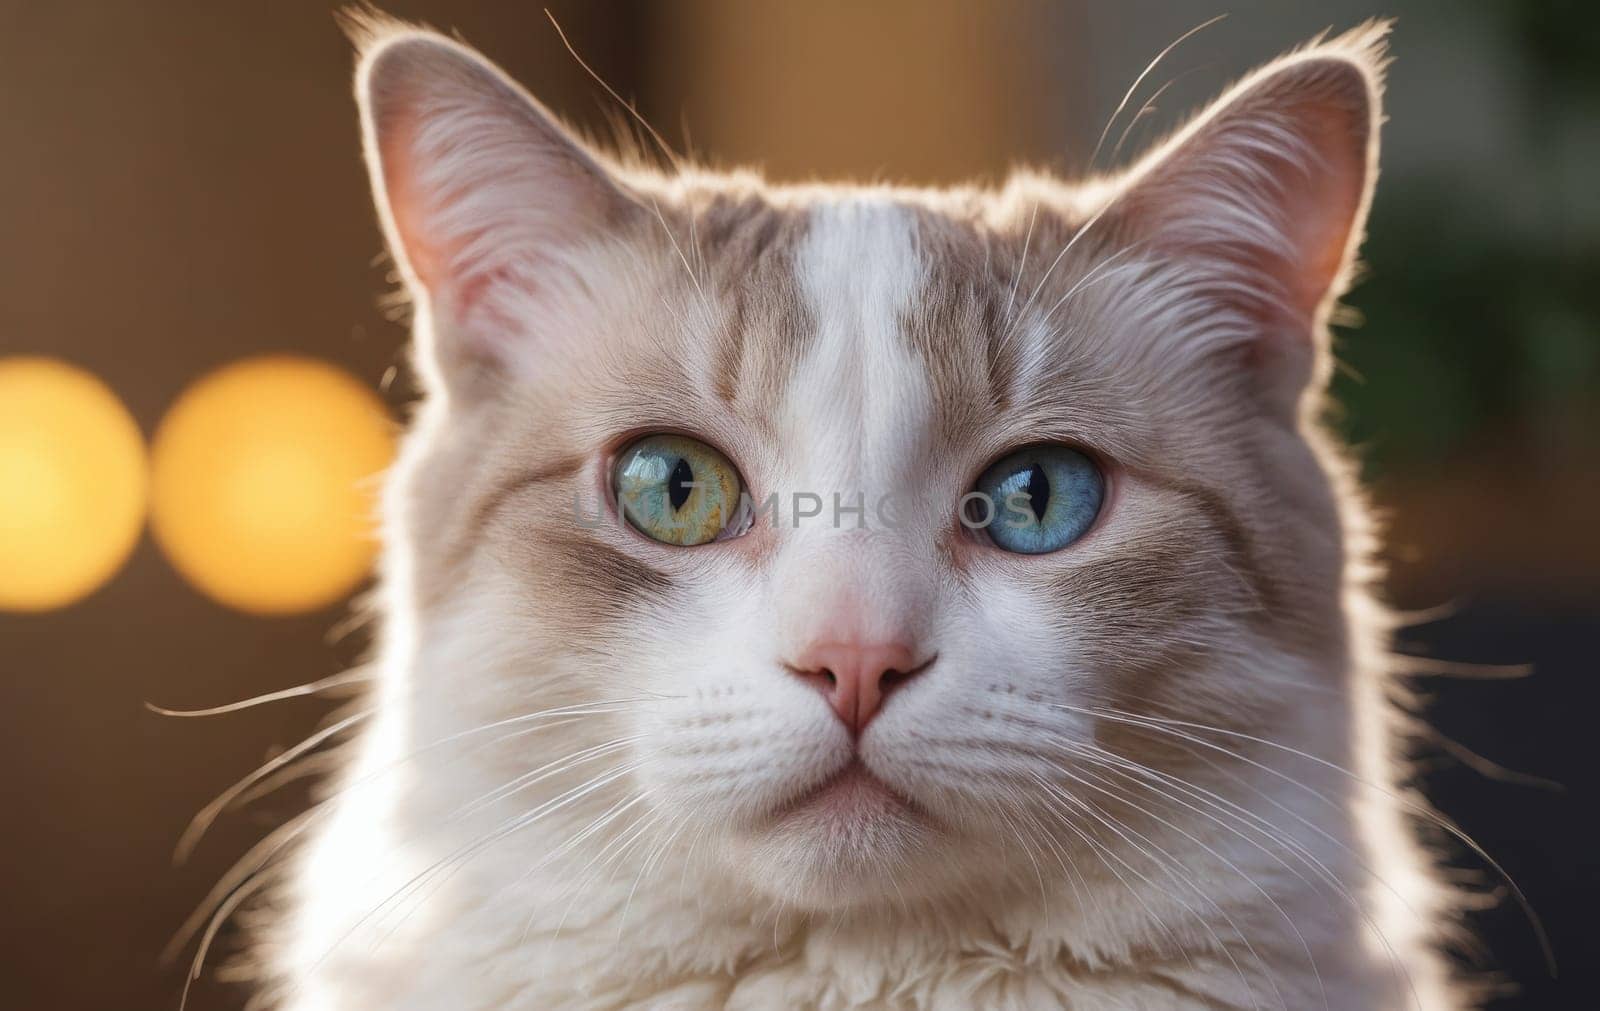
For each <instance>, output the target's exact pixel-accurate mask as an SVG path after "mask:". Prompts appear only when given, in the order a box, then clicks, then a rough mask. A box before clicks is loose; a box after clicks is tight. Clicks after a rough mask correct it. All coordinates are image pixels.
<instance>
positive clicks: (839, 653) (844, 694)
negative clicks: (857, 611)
mask: <svg viewBox="0 0 1600 1011" xmlns="http://www.w3.org/2000/svg"><path fill="white" fill-rule="evenodd" d="M932 663H933V658H932V657H919V656H917V654H916V653H915V652H914V651H913V650H912V649H911V647H910V646H908V645H905V644H904V643H898V642H885V643H841V642H820V643H815V644H813V645H811V646H809V647H807V648H806V650H805V651H804V652H803V653H801V655H800V656H798V657H796V658H795V661H794V662H793V663H791V664H789V665H788V666H789V669H790V670H792V671H793V672H794V673H795V674H797V675H799V676H800V677H801V678H803V679H805V680H806V681H808V682H810V683H811V684H812V685H813V686H815V687H816V689H817V690H818V691H820V692H821V693H822V696H823V698H825V699H827V700H828V703H829V705H831V706H833V711H834V712H835V713H837V714H839V719H841V720H843V721H844V725H845V726H846V727H848V728H849V729H850V733H851V734H852V735H859V734H860V733H861V731H863V730H865V729H866V727H867V723H868V722H870V721H871V719H872V718H873V717H874V716H876V715H877V714H878V710H879V709H881V708H883V700H884V699H885V698H887V697H888V695H889V693H890V692H892V691H894V690H895V689H896V688H898V687H899V686H900V685H902V684H904V683H906V682H907V681H909V680H911V679H912V678H914V677H916V676H917V675H918V674H921V673H922V672H923V671H925V670H927V669H928V667H929V666H930V665H931V664H932Z"/></svg>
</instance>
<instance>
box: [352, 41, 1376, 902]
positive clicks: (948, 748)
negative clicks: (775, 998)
mask: <svg viewBox="0 0 1600 1011" xmlns="http://www.w3.org/2000/svg"><path fill="white" fill-rule="evenodd" d="M1381 35H1382V32H1381V29H1371V28H1369V29H1365V30H1362V31H1359V32H1357V33H1353V34H1352V35H1349V36H1345V37H1343V38H1341V39H1338V40H1335V41H1333V42H1329V43H1324V44H1321V45H1317V46H1313V47H1311V48H1309V49H1306V50H1303V51H1301V52H1298V53H1296V54H1293V55H1291V56H1289V57H1286V58H1284V59H1282V60H1280V61H1279V62H1277V63H1274V64H1272V65H1270V66H1268V67H1266V68H1265V69H1263V70H1262V71H1259V72H1257V73H1256V74H1254V75H1252V76H1251V77H1249V78H1248V79H1246V80H1245V81H1244V82H1242V83H1241V84H1240V85H1238V86H1237V87H1235V88H1234V89H1232V90H1231V91H1229V92H1228V93H1227V94H1226V95H1225V96H1224V97H1223V98H1222V99H1221V100H1219V101H1218V102H1217V103H1216V104H1215V105H1213V106H1212V107H1211V108H1210V109H1209V110H1208V111H1207V112H1206V113H1205V114H1203V115H1201V116H1200V117H1198V118H1196V119H1195V120H1193V121H1192V122H1191V123H1190V124H1189V125H1188V126H1187V127H1185V128H1184V129H1183V130H1181V131H1180V132H1178V133H1177V134H1176V135H1175V136H1173V137H1172V138H1171V139H1170V140H1169V141H1168V142H1166V143H1164V144H1162V145H1160V146H1159V147H1158V148H1156V149H1155V150H1153V151H1152V152H1151V153H1150V154H1148V155H1147V156H1146V157H1145V158H1143V159H1142V160H1140V161H1139V162H1137V164H1135V165H1134V166H1133V168H1132V169H1131V170H1129V171H1128V172H1127V173H1125V174H1123V175H1120V176H1116V177H1113V178H1107V179H1102V180H1098V181H1094V182H1092V183H1090V184H1087V185H1083V186H1069V185H1066V184H1063V183H1060V182H1056V181H1052V180H1050V179H1047V178H1043V177H1038V176H1019V177H1017V178H1015V179H1013V180H1012V181H1011V182H1010V183H1008V184H1007V185H1006V186H1005V187H1004V188H1001V189H999V190H993V191H990V190H982V189H962V190H955V191H944V192H930V191H916V190H904V189H895V188H886V187H854V186H821V185H818V186H804V187H775V186H768V185H765V184H763V183H762V182H761V181H760V180H759V179H757V178H755V177H753V176H748V175H723V174H715V173H708V172H701V171H696V170H684V171H680V172H670V173H662V172H657V171H650V170H643V169H638V168H624V167H619V166H618V165H616V164H614V163H612V162H611V161H609V160H608V159H606V158H605V157H603V156H602V155H600V154H597V153H595V152H594V151H593V150H591V149H590V148H589V147H588V146H586V145H585V144H583V143H581V142H580V141H578V140H576V139H575V138H574V137H573V136H571V135H570V134H569V133H567V132H566V131H565V130H563V129H562V128H561V127H560V126H559V125H558V124H557V123H556V122H555V121H554V120H553V119H552V117H551V116H550V115H549V114H548V113H547V112H546V111H545V110H544V109H543V108H542V107H541V106H540V105H538V103H536V102H535V101H534V100H532V99H531V98H529V97H528V96H527V95H526V94H525V93H524V92H523V91H522V90H521V89H519V88H518V87H517V86H516V85H515V84H513V83H512V82H511V81H509V80H508V79H507V78H506V77H504V76H503V75H502V74H501V73H500V72H498V71H497V70H496V69H494V68H493V67H492V66H490V65H489V64H487V63H486V62H484V61H483V60H482V59H481V58H480V57H478V56H477V55H476V54H475V53H473V52H471V51H470V50H468V49H466V48H464V47H462V46H460V45H458V44H456V43H454V42H451V41H448V40H446V39H443V38H440V37H438V36H433V35H428V34H422V33H410V32H390V33H387V34H383V35H381V36H380V37H379V38H377V39H376V40H374V41H373V42H372V43H371V44H370V45H369V46H368V47H367V48H366V51H365V53H364V57H363V61H362V64H361V70H360V75H359V94H360V98H361V104H362V112H363V122H364V126H365V131H366V133H365V137H366V145H367V153H368V158H369V162H370V165H371V168H372V174H373V178H374V180H375V189H376V193H377V198H378V204H379V208H380V212H381V215H382V218H383V222H384V225H385V227H386V230H387V233H388V237H389V239H390V243H391V247H392V249H393V251H394V253H395V256H396V259H397V261H398V263H399V266H400V268H401V271H402V273H403V276H404V279H405V282H406V284H407V287H408V288H409V290H410V293H411V295H412V297H413V300H414V303H415V314H416V342H417V347H416V361H417V366H418V369H419V371H420V373H421V374H422V377H423V381H424V386H425V387H426V389H427V401H428V402H427V405H426V407H425V408H424V410H423V411H422V412H421V414H420V416H419V421H418V423H417V426H416V431H415V432H414V434H413V437H412V439H411V441H410V443H409V446H408V449H407V452H406V458H405V461H404V463H403V464H402V466H401V468H400V469H399V471H398V475H397V477H396V479H395V481H394V482H393V485H392V488H391V494H390V496H389V499H388V503H389V517H388V518H389V537H390V544H389V548H390V555H389V558H390V580H391V589H392V600H393V610H394V614H392V615H391V619H392V622H393V624H395V625H397V626H398V630H391V635H392V636H393V637H394V638H395V639H396V640H397V642H398V643H399V644H400V645H399V646H397V647H396V648H398V649H400V650H401V651H402V652H404V653H405V660H404V663H403V666H404V667H405V670H406V673H405V675H404V676H406V677H409V678H412V679H415V680H416V681H417V682H418V684H417V686H416V688H417V690H418V692H419V693H420V694H419V695H418V698H419V699H423V698H427V699H430V700H431V701H426V702H424V701H417V702H416V703H415V706H416V710H417V713H418V716H417V721H418V722H419V723H422V722H427V721H430V720H431V721H433V724H434V725H433V726H432V727H431V729H430V731H428V732H424V731H418V735H419V737H424V738H425V737H427V736H428V734H429V733H432V734H433V735H435V736H437V735H440V734H444V733H447V732H456V733H459V732H462V731H464V730H467V729H469V728H470V727H472V726H478V725H487V724H490V723H492V722H493V721H496V720H515V719H517V718H519V717H520V716H523V715H526V714H529V713H534V712H546V713H549V714H553V715H550V716H548V717H547V718H548V719H554V718H555V717H556V716H561V717H563V718H564V722H566V723H569V724H581V725H582V727H583V728H584V729H586V731H587V732H588V734H589V736H580V737H578V738H575V739H572V740H576V741H578V744H576V745H572V746H569V747H566V748H565V751H564V752H563V753H560V754H552V753H551V750H550V749H551V746H550V745H549V744H548V743H547V741H546V739H545V738H542V737H540V736H539V735H537V734H533V733H530V734H527V735H526V736H523V737H520V738H519V739H517V740H514V741H512V742H511V743H510V744H507V745H505V746H503V747H501V748H500V749H498V750H497V752H496V754H497V756H498V757H497V759H496V760H497V761H500V762H505V759H506V755H507V753H508V752H507V750H506V749H507V748H509V749H511V751H510V754H512V755H513V761H512V762H511V763H510V764H509V765H507V766H505V767H504V768H503V769H502V770H501V773H500V774H502V775H503V778H504V779H505V780H506V781H507V782H514V777H515V776H516V775H518V774H519V773H526V772H527V771H528V770H533V769H536V768H539V767H542V766H544V765H545V764H546V763H550V762H552V761H555V762H561V761H566V762H569V763H571V764H570V766H568V767H567V768H568V769H569V770H577V772H576V773H575V775H576V780H574V779H572V778H570V777H569V778H568V779H567V780H563V782H566V783H569V784H570V783H571V782H574V781H576V782H578V783H579V786H580V787H581V786H593V787H594V789H595V791H596V792H595V794H594V797H600V796H604V797H605V798H606V802H605V803H606V805H612V804H616V805H621V804H627V803H629V802H633V804H634V805H635V806H634V807H633V810H632V815H630V818H629V820H627V821H618V822H617V823H616V824H617V825H622V824H633V823H634V819H633V817H632V816H633V815H638V814H640V813H643V812H646V811H648V812H651V813H653V814H654V816H655V817H654V819H653V820H652V821H650V822H648V823H644V822H639V823H641V824H647V825H648V828H641V829H640V831H648V832H650V833H654V834H655V836H657V837H659V839H658V841H661V842H664V841H665V839H666V838H667V837H668V836H669V835H670V836H672V837H673V838H677V839H680V840H690V839H692V840H693V841H694V846H695V848H696V850H697V852H698V853H699V854H700V856H701V857H703V858H704V859H707V860H710V861H712V862H713V863H714V864H715V865H716V866H718V867H721V868H723V869H724V872H725V873H726V874H728V875H729V876H730V877H731V878H732V879H734V880H737V881H739V882H741V883H742V884H743V885H745V886H748V887H752V888H754V889H756V890H757V891H759V892H762V893H766V894H770V895H774V896H778V897H781V898H783V899H785V900H787V901H790V902H794V903H798V904H801V905H810V906H816V907H838V906H841V905H849V904H860V903H872V902H878V901H889V900H895V899H897V898H903V897H905V896H906V895H908V894H916V893H931V892H938V891H944V890H950V889H959V888H963V887H970V886H972V885H973V884H975V883H977V882H979V881H982V880H985V879H986V878H996V877H997V876H998V875H1001V874H1002V873H1010V872H1011V871H1014V870H1015V866H1013V865H1012V863H1011V861H1010V860H1009V859H1008V858H1007V857H1006V855H1005V854H1006V853H1007V851H1008V850H1010V849H1011V848H1012V847H1014V846H1015V844H1017V842H1018V840H1019V839H1022V840H1027V845H1030V846H1034V847H1035V849H1037V848H1038V847H1040V846H1043V845H1044V844H1045V842H1047V841H1048V843H1049V845H1051V846H1054V847H1058V848H1060V849H1067V850H1071V849H1078V848H1081V847H1082V846H1083V845H1085V844H1086V843H1087V840H1088V839H1091V838H1093V837H1094V836H1096V835H1098V834H1101V830H1100V828H1099V827H1098V826H1097V825H1096V824H1095V823H1094V822H1093V821H1092V820H1091V818H1090V817H1089V814H1088V809H1089V808H1092V807H1093V806H1094V805H1096V804H1097V803H1100V798H1098V797H1097V796H1096V791H1097V790H1098V791H1100V792H1106V791H1107V790H1112V789H1115V788H1116V785H1117V782H1118V779H1117V777H1118V775H1119V774H1126V770H1127V769H1128V768H1130V767H1129V766H1121V767H1119V766H1118V765H1117V764H1116V763H1117V762H1118V761H1130V760H1131V761H1136V762H1138V763H1140V764H1141V765H1145V766H1150V767H1152V768H1155V769H1157V770H1160V769H1163V768H1171V767H1173V766H1174V765H1175V764H1178V763H1181V762H1183V761H1184V760H1185V758H1184V753H1185V752H1186V751H1192V750H1193V749H1184V748H1183V747H1182V746H1181V745H1178V746H1173V745H1174V742H1173V741H1172V740H1170V738H1163V737H1162V735H1160V734H1158V733H1155V732H1153V730H1152V725H1150V724H1146V723H1144V722H1142V721H1144V720H1145V719H1147V718H1150V717H1156V718H1160V719H1177V720H1189V721H1195V722H1196V723H1200V724H1206V725H1222V726H1231V727H1239V728H1245V729H1254V730H1259V729H1261V728H1271V727H1273V726H1275V725H1276V724H1277V723H1278V722H1279V721H1281V720H1282V719H1285V718H1287V717H1285V716H1284V715H1283V714H1285V713H1286V712H1290V711H1293V710H1295V709H1296V708H1297V707H1300V706H1301V705H1302V704H1303V703H1304V702H1305V700H1306V698H1307V697H1308V696H1307V693H1308V692H1317V691H1329V690H1334V689H1336V687H1337V678H1338V677H1339V672H1340V670H1341V669H1342V664H1343V663H1344V657H1345V652H1346V645H1345V643H1344V640H1343V628H1344V621H1343V618H1342V615H1341V606H1342V605H1341V592H1342V587H1343V578H1344V577H1343V571H1344V557H1345V551H1344V547H1343V543H1342V540H1343V537H1344V534H1343V532H1342V530H1341V527H1340V520H1339V513H1338V509H1337V505H1336V500H1335V499H1336V495H1335V491H1334V488H1333V482H1332V480H1331V479H1330V477H1329V476H1328V473H1327V472H1326V468H1325V466H1324V464H1323V463H1322V462H1321V459H1320V454H1319V452H1318V451H1317V449H1316V447H1315V445H1314V440H1313V438H1312V437H1310V436H1308V434H1307V433H1308V431H1309V426H1308V415H1309V413H1310V410H1311V406H1312V405H1313V404H1314V403H1315V402H1316V400H1317V396H1318V393H1319V389H1318V388H1319V386H1320V384H1321V383H1322V381H1323V380H1324V379H1325V374H1326V370H1327V350H1326V330H1325V325H1326V318H1327V314H1328V312H1329V309H1330V305H1331V303H1332V301H1333V299H1334V298H1335V297H1336V296H1337V295H1338V294H1339V293H1340V292H1341V291H1342V288H1343V286H1344V284H1345V283H1346V281H1347V278H1348V274H1349V272H1350V270H1351V264H1352V258H1353V255H1354V250H1355V247H1356V245H1357V243H1358V241H1359V235H1360V231H1361V227H1362V222H1363V218H1364V215H1365V212H1366V208H1367V204H1368V201H1369V198H1370V193H1371V188H1372V183H1373V177H1374V171H1375V169H1374V164H1375V163H1374V159H1375V150H1376V144H1375V138H1376V129H1377V123H1378V119H1379V117H1378V112H1377V95H1378V80H1379V72H1380V67H1381V58H1380V53H1379V46H1380V40H1381ZM430 692H431V693H433V694H432V695H428V694H426V693H430ZM580 746H581V747H587V748H590V749H592V750H590V751H588V752H584V751H581V750H579V748H580ZM469 761H470V759H469ZM608 776H609V777H610V778H605V777H608ZM534 792H535V793H536V792H537V791H534ZM505 796H506V798H510V796H511V795H510V794H506V795H505ZM573 796H574V797H575V798H578V797H583V798H585V799H593V798H592V797H589V795H588V794H576V793H575V794H573ZM548 800H549V797H546V796H544V795H543V794H540V795H538V796H535V795H533V793H524V794H521V795H520V796H517V797H516V798H515V801H514V803H521V804H523V805H524V806H525V807H531V806H533V805H534V804H536V803H538V802H542V801H548ZM506 803H507V804H510V803H513V801H511V800H509V799H507V800H506ZM511 810H512V811H513V813H514V811H515V809H514V808H512V809H511ZM593 810H599V811H603V810H605V806H601V807H599V808H595V809H593ZM625 810H626V809H625ZM613 827H615V826H613ZM597 838H598V837H597ZM549 842H550V841H549V839H548V838H541V839H540V840H539V841H538V845H539V846H541V847H546V848H548V846H549ZM520 844H521V843H519V842H518V841H517V840H511V841H509V842H507V843H505V845H508V846H517V845H520ZM527 845H530V846H531V845H533V843H531V842H530V843H528V844H527ZM1002 865H1006V866H1008V867H1010V870H1009V871H1005V872H1002V870H1001V866H1002ZM1023 866H1025V865H1023ZM1035 871H1037V868H1033V869H1031V870H1030V873H1033V872H1035Z"/></svg>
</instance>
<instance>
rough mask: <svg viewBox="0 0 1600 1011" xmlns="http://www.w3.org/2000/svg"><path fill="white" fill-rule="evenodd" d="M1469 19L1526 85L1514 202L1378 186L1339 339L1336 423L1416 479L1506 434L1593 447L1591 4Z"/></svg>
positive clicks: (1459, 172)
mask: <svg viewBox="0 0 1600 1011" xmlns="http://www.w3.org/2000/svg"><path fill="white" fill-rule="evenodd" d="M1477 6H1480V7H1481V8H1483V9H1484V15H1485V17H1486V18H1488V19H1490V20H1492V21H1493V22H1494V23H1496V24H1497V25H1498V29H1497V32H1496V38H1497V39H1498V40H1499V41H1500V42H1502V43H1503V44H1504V45H1505V46H1506V50H1507V51H1506V59H1507V60H1508V61H1511V63H1512V64H1513V65H1514V67H1515V69H1516V74H1515V75H1514V76H1515V79H1517V80H1518V81H1519V82H1521V85H1522V94H1521V95H1520V96H1519V98H1520V108H1519V115H1518V123H1517V130H1518V133H1519V134H1520V135H1521V136H1520V139H1519V145H1520V146H1519V149H1518V150H1516V151H1513V152H1508V160H1509V161H1511V163H1513V164H1514V165H1515V166H1516V168H1517V172H1516V174H1515V179H1516V184H1515V186H1516V189H1515V192H1514V193H1506V194H1501V196H1503V198H1504V201H1503V204H1502V206H1489V205H1488V204H1487V203H1486V201H1492V200H1494V198H1495V196H1496V194H1495V193H1494V192H1493V191H1491V192H1489V193H1484V192H1481V191H1474V190H1473V189H1472V187H1471V183H1472V181H1473V180H1472V178H1471V173H1472V166H1470V165H1458V166H1441V167H1440V168H1439V169H1436V170H1434V171H1433V172H1432V173H1430V174H1425V175H1412V176H1409V177H1399V178H1396V177H1387V178H1385V179H1384V181H1383V185H1381V186H1380V187H1379V193H1378V198H1377V201H1376V202H1375V204H1374V207H1373V216H1372V217H1373V220H1372V223H1371V228H1370V235H1371V238H1370V239H1369V241H1368V242H1367V245H1366V247H1365V249H1364V251H1363V253H1364V257H1365V263H1366V265H1367V267H1368V271H1367V275H1366V277H1365V279H1364V280H1363V281H1361V283H1360V284H1358V286H1357V287H1356V289H1355V290H1354V291H1353V292H1352V293H1351V295H1350V297H1349V299H1348V303H1349V305H1350V306H1351V307H1352V308H1353V309H1354V310H1356V312H1357V313H1358V314H1359V316H1360V317H1361V318H1362V322H1361V323H1360V325H1359V326H1358V327H1356V328H1353V329H1347V330H1344V331H1342V332H1339V333H1337V334H1336V336H1335V350H1336V352H1337V355H1338V358H1339V360H1340V363H1341V368H1340V371H1339V373H1338V374H1337V376H1336V377H1335V380H1334V394H1335V397H1336V398H1337V400H1338V402H1339V404H1340V409H1339V411H1338V413H1337V415H1336V419H1337V422H1338V424H1339V425H1340V427H1341V428H1342V430H1343V432H1344V434H1345V435H1346V436H1347V437H1348V438H1350V439H1351V440H1353V441H1355V442H1356V443H1357V444H1358V445H1361V446H1363V447H1364V449H1365V452H1364V459H1365V460H1366V464H1367V466H1368V468H1369V470H1370V471H1371V472H1373V473H1374V474H1382V473H1385V472H1391V471H1394V470H1397V469H1405V470H1407V471H1424V472H1425V471H1426V470H1428V469H1431V468H1433V467H1440V466H1445V465H1448V463H1449V461H1450V460H1452V459H1453V458H1459V457H1460V456H1461V455H1462V454H1466V453H1471V452H1473V451H1474V449H1475V447H1477V446H1478V445H1480V444H1481V442H1482V441H1483V440H1485V439H1493V438H1494V437H1495V436H1496V435H1498V434H1500V433H1507V432H1519V433H1521V435H1522V437H1523V438H1526V437H1527V436H1528V435H1529V433H1543V431H1544V430H1547V429H1551V428H1552V427H1562V428H1564V429H1565V428H1571V427H1574V426H1572V424H1571V422H1572V420H1573V419H1578V421H1577V425H1576V428H1577V429H1578V431H1577V432H1576V433H1575V434H1576V438H1577V440H1578V441H1579V442H1581V443H1582V444H1583V445H1584V447H1585V448H1586V449H1587V450H1595V451H1600V426H1597V425H1595V424H1594V419H1595V418H1596V416H1597V415H1596V410H1595V409H1596V407H1597V406H1600V222H1597V221H1596V217H1595V215H1594V214H1593V213H1591V212H1592V210H1593V197H1594V195H1595V193H1596V187H1597V186H1600V184H1597V183H1595V182H1594V181H1593V180H1594V179H1595V178H1597V177H1596V176H1594V175H1593V173H1594V171H1595V170H1594V168H1593V165H1592V164H1591V163H1590V157H1589V156H1590V155H1593V154H1594V152H1592V151H1589V150H1588V148H1589V147H1591V146H1593V143H1594V142H1595V141H1596V139H1597V138H1596V136H1595V133H1596V131H1595V124H1597V123H1600V59H1597V58H1596V55H1595V49H1594V44H1593V41H1592V40H1594V39H1596V38H1600V4H1582V3H1576V2H1563V0H1539V2H1532V3H1483V4H1479V5H1477ZM1575 179H1576V180H1578V181H1577V183H1576V184H1574V180H1575ZM1509 208H1515V211H1514V212H1513V211H1512V210H1509ZM1513 213H1514V214H1515V216H1514V218H1512V220H1513V221H1514V222H1515V224H1516V227H1508V225H1507V220H1508V216H1510V215H1512V214H1513ZM1584 419H1587V420H1584ZM1573 434H1574V433H1571V432H1568V431H1562V432H1561V433H1560V435H1561V437H1562V441H1563V442H1570V440H1571V438H1572V436H1573Z"/></svg>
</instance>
